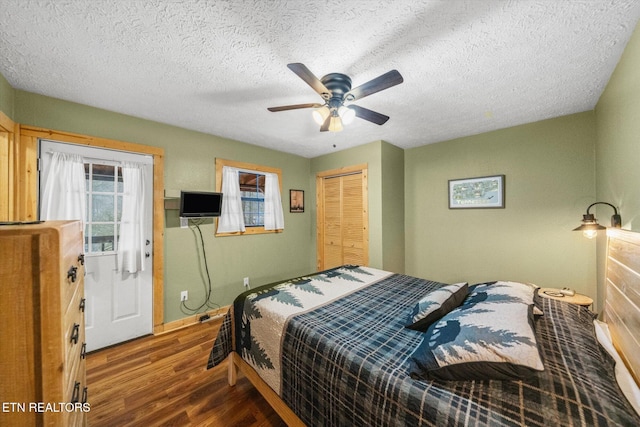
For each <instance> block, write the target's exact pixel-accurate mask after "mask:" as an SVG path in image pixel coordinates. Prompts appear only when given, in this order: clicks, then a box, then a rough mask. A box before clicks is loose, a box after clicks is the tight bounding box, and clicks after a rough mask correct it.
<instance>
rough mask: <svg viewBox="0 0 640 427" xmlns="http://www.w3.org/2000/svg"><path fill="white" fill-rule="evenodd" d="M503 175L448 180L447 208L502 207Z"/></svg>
mask: <svg viewBox="0 0 640 427" xmlns="http://www.w3.org/2000/svg"><path fill="white" fill-rule="evenodd" d="M504 194H505V192H504V175H493V176H481V177H477V178H463V179H450V180H449V209H479V208H483V209H487V208H489V209H490V208H504Z"/></svg>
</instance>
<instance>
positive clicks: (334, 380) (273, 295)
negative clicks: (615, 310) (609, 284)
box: [208, 267, 640, 427]
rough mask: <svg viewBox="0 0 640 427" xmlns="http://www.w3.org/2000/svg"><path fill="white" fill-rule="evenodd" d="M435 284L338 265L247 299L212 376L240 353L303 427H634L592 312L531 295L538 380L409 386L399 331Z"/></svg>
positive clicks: (216, 354)
mask: <svg viewBox="0 0 640 427" xmlns="http://www.w3.org/2000/svg"><path fill="white" fill-rule="evenodd" d="M442 285H443V284H442V283H438V282H434V281H429V280H424V279H419V278H415V277H411V276H406V275H402V274H391V273H388V272H384V271H380V270H375V269H371V268H366V267H358V268H345V267H342V268H338V269H334V270H330V271H326V272H322V273H320V274H316V275H310V276H308V277H306V278H301V279H297V280H288V281H286V282H284V283H279V284H275V285H272V286H266V287H263V288H259V289H256V290H255V291H253V292H247V293H245V294H243V295H241V296H240V297H239V298H238V299H236V301H235V302H234V312H235V316H234V317H235V322H236V323H235V325H236V327H235V343H236V348H235V349H232V345H231V331H232V328H231V323H232V321H234V319H232V318H231V315H230V314H227V317H226V318H225V319H224V321H223V324H222V327H221V329H220V332H219V333H218V337H217V339H216V341H215V343H214V346H213V348H212V350H211V354H210V358H209V364H208V367H209V368H211V367H213V366H215V365H217V364H218V363H221V362H222V361H224V360H225V359H226V357H227V356H228V354H229V352H231V351H236V352H238V353H239V354H240V355H241V356H242V357H243V359H244V360H245V361H247V363H249V364H250V365H251V366H253V367H254V368H255V369H256V371H257V372H258V373H259V374H260V376H261V377H262V378H263V380H264V381H265V382H267V384H269V385H270V386H271V387H272V388H273V389H274V390H275V391H276V392H277V393H278V394H279V395H280V397H281V399H282V400H283V401H284V403H285V404H286V405H287V406H288V407H289V408H291V410H292V411H293V412H294V413H296V414H297V415H298V416H299V417H300V419H301V420H302V421H303V422H304V423H305V424H307V425H309V426H346V425H350V426H365V425H366V426H380V427H382V426H394V425H397V426H440V425H448V426H468V425H474V426H494V425H500V426H505V425H506V426H522V425H526V426H540V427H549V426H556V425H557V426H580V425H582V426H596V425H597V426H609V425H610V426H621V425H625V426H626V425H629V426H631V425H634V426H635V425H640V418H639V417H638V416H637V414H636V413H635V412H634V411H633V409H632V408H631V406H630V405H629V403H628V402H627V401H626V399H625V398H624V396H623V395H622V393H621V392H620V389H619V387H618V386H617V384H616V382H615V375H614V366H613V362H612V359H611V358H610V356H609V355H608V354H607V353H606V351H605V350H604V349H602V348H601V347H600V345H599V344H598V342H597V339H596V337H595V333H594V330H593V323H592V321H593V315H592V314H591V312H590V311H589V310H588V309H587V308H585V307H580V306H577V305H575V304H567V303H564V302H561V301H556V300H552V299H549V298H540V297H538V296H536V304H537V305H539V306H540V307H541V308H542V311H543V312H544V315H543V316H538V318H537V319H536V325H535V333H536V338H537V342H538V343H539V348H540V353H541V356H542V360H543V361H544V364H545V370H544V371H541V372H539V373H536V374H535V375H534V376H533V377H532V378H530V379H527V380H518V381H516V380H508V381H506V380H505V381H497V380H469V381H442V380H420V379H414V378H411V376H410V375H409V358H410V356H411V354H412V353H413V352H414V350H415V349H416V347H417V346H419V345H420V343H421V342H422V340H423V337H424V334H423V333H422V332H420V331H416V330H411V329H408V328H405V327H404V326H405V323H406V320H407V318H408V316H409V315H410V313H411V310H412V309H413V307H414V306H415V304H416V303H417V302H418V301H419V300H420V299H421V298H423V297H424V295H425V293H427V292H429V291H433V290H435V289H437V288H439V287H441V286H442ZM337 288H340V289H341V290H338V289H337ZM318 298H319V300H318ZM508 321H509V320H508V319H507V318H505V322H508Z"/></svg>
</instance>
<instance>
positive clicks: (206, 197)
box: [180, 191, 222, 218]
mask: <svg viewBox="0 0 640 427" xmlns="http://www.w3.org/2000/svg"><path fill="white" fill-rule="evenodd" d="M221 211H222V193H212V192H206V191H180V216H181V217H183V218H207V217H213V216H220V212H221Z"/></svg>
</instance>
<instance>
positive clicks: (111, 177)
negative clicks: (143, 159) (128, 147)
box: [85, 163, 122, 254]
mask: <svg viewBox="0 0 640 427" xmlns="http://www.w3.org/2000/svg"><path fill="white" fill-rule="evenodd" d="M85 176H86V179H87V186H86V188H87V216H86V218H87V225H86V230H85V251H86V253H93V254H98V253H105V252H115V250H116V248H117V244H118V238H119V234H118V231H119V229H120V227H119V225H120V224H119V223H120V218H121V215H122V213H121V211H122V169H121V168H120V167H116V166H114V165H108V164H99V163H85Z"/></svg>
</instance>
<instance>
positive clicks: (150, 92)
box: [0, 0, 640, 157]
mask: <svg viewBox="0 0 640 427" xmlns="http://www.w3.org/2000/svg"><path fill="white" fill-rule="evenodd" d="M639 17H640V0H562V1H557V0H537V1H533V0H531V1H527V0H518V1H516V0H511V1H509V0H449V1H434V0H395V1H394V0H384V1H380V0H348V1H345V0H325V1H319V0H291V1H285V0H280V1H266V0H254V1H242V0H229V1H225V0H216V1H204V0H202V1H190V0H183V1H168V0H167V1H165V0H155V1H142V0H128V1H127V0H121V1H117V0H111V1H109V0H94V1H88V0H73V1H62V0H58V1H45V0H38V1H26V0H0V73H1V74H2V75H4V76H5V78H6V79H7V80H8V81H9V83H10V84H11V85H12V86H13V87H15V88H17V89H22V90H25V91H29V92H35V93H39V94H43V95H48V96H52V97H55V98H60V99H65V100H69V101H74V102H78V103H81V104H86V105H91V106H95V107H99V108H104V109H106V110H111V111H116V112H119V113H124V114H128V115H132V116H136V117H141V118H145V119H150V120H154V121H158V122H162V123H168V124H172V125H176V126H181V127H184V128H188V129H193V130H197V131H201V132H205V133H210V134H214V135H219V136H223V137H226V138H231V139H235V140H239V141H243V142H247V143H250V144H255V145H260V146H264V147H269V148H273V149H276V150H281V151H285V152H290V153H294V154H298V155H301V156H305V157H314V156H317V155H321V154H325V153H329V152H332V151H336V150H341V149H344V148H348V147H353V146H357V145H361V144H366V143H369V142H372V141H376V140H385V141H388V142H390V143H391V144H394V145H396V146H399V147H403V148H408V147H416V146H420V145H423V144H429V143H433V142H438V141H443V140H448V139H452V138H456V137H460V136H465V135H472V134H477V133H482V132H486V131H489V130H494V129H500V128H505V127H508V126H513V125H517V124H522V123H529V122H534V121H538V120H542V119H547V118H551V117H557V116H562V115H566V114H571V113H576V112H581V111H586V110H591V109H593V108H594V106H595V104H596V102H597V100H598V98H599V96H600V94H601V93H602V91H603V90H604V87H605V85H606V83H607V81H608V80H609V78H610V76H611V73H612V72H613V70H614V68H615V65H616V64H617V62H618V60H619V59H620V56H621V54H622V51H623V49H624V47H625V45H626V43H627V41H628V39H629V37H630V35H631V33H632V32H633V30H634V28H635V26H636V23H637V22H638V19H639ZM291 62H302V63H304V64H305V65H306V66H307V67H308V68H309V69H310V70H311V71H312V72H313V73H314V74H315V75H316V76H318V77H321V76H322V75H325V74H328V73H331V72H339V73H345V74H347V75H349V76H350V77H351V79H352V80H353V86H354V87H355V86H358V85H360V84H362V83H365V82H367V81H368V80H370V79H372V78H374V77H377V76H379V75H381V74H383V73H385V72H387V71H389V70H391V69H397V70H398V71H399V72H400V73H401V74H402V76H403V77H404V83H402V84H401V85H399V86H395V87H392V88H390V89H387V90H385V91H383V92H379V93H376V94H374V95H371V96H369V97H366V98H365V99H362V100H359V101H358V102H357V104H358V105H361V106H363V107H366V108H369V109H372V110H375V111H377V112H380V113H383V114H386V115H388V116H390V117H391V119H390V120H389V121H388V122H387V123H386V124H385V125H383V126H378V125H375V124H372V123H370V122H367V121H364V120H360V119H356V120H355V121H354V123H352V124H351V125H349V126H345V130H344V131H342V132H339V133H330V132H322V133H321V132H319V126H318V125H316V124H315V122H314V121H313V120H312V118H311V110H294V111H284V112H278V113H272V112H269V111H267V107H273V106H280V105H287V104H300V103H311V102H313V103H315V102H322V99H321V98H320V96H319V95H318V94H316V93H315V92H314V91H313V90H312V89H311V88H310V87H309V86H308V85H307V84H306V83H305V82H304V81H302V80H301V79H300V78H298V77H297V76H296V75H295V74H294V73H293V72H291V71H290V70H289V69H288V68H287V67H286V65H287V64H288V63H291Z"/></svg>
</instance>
